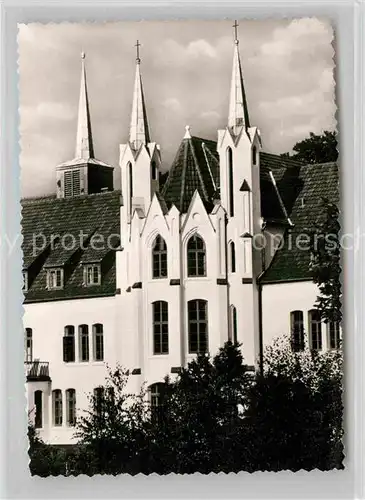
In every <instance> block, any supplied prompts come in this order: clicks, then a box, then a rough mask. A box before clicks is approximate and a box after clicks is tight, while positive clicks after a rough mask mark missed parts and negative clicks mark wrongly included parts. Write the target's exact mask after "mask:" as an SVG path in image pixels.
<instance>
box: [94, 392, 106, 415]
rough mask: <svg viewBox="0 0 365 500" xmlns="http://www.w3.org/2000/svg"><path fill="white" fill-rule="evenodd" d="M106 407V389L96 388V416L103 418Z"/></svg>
mask: <svg viewBox="0 0 365 500" xmlns="http://www.w3.org/2000/svg"><path fill="white" fill-rule="evenodd" d="M103 406H104V387H101V386H100V387H96V388H95V389H94V412H95V414H96V415H98V416H101V415H102V413H103Z"/></svg>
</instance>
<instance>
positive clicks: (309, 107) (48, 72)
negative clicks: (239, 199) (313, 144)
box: [18, 18, 336, 196]
mask: <svg viewBox="0 0 365 500" xmlns="http://www.w3.org/2000/svg"><path fill="white" fill-rule="evenodd" d="M238 22H239V28H238V33H239V40H240V44H239V47H240V54H241V63H242V69H243V78H244V82H245V90H246V96H247V101H248V108H249V114H250V122H251V125H252V126H258V127H259V129H260V131H261V136H262V141H263V149H264V150H265V151H268V152H272V153H283V152H287V151H289V152H290V151H291V150H292V147H293V145H294V144H295V143H296V142H298V141H300V140H302V139H304V138H305V137H306V136H308V135H309V133H310V132H313V133H316V134H321V133H322V132H323V131H324V130H334V129H335V128H336V121H335V111H336V107H335V97H334V92H335V84H334V77H333V70H334V61H333V56H334V49H333V46H332V42H333V30H332V27H331V25H330V23H329V21H326V20H323V19H321V20H319V19H316V18H303V19H297V20H268V21H261V20H241V21H240V20H239V21H238ZM232 24H233V21H232V20H229V21H226V20H225V21H206V22H204V21H169V22H167V21H160V22H157V21H156V22H152V21H141V22H118V23H104V24H102V23H84V24H77V23H60V24H54V23H49V24H40V23H32V24H27V25H19V33H18V47H19V91H20V94H19V100H20V106H19V113H20V136H21V157H20V165H21V185H22V196H42V195H46V194H50V193H54V192H55V187H56V174H55V168H56V166H57V165H58V164H60V163H62V162H64V161H67V160H71V159H73V158H74V150H75V142H76V120H77V108H78V98H79V90H80V74H81V56H80V54H81V52H82V51H84V52H85V53H86V71H87V83H88V94H89V101H90V115H91V123H92V131H93V139H94V150H95V156H96V158H97V159H99V160H102V161H104V162H106V163H109V164H111V165H113V166H114V167H115V172H114V174H115V175H114V177H115V187H117V188H118V187H119V167H118V155H119V144H121V143H125V142H127V140H128V133H129V122H130V113H131V107H132V92H133V83H134V74H135V58H136V48H135V43H136V40H137V39H138V40H139V41H140V43H141V47H140V57H141V73H142V79H143V86H144V92H145V100H146V108H147V116H148V121H149V128H150V135H151V140H152V141H154V142H157V143H158V144H160V146H161V153H162V169H163V170H167V169H168V168H170V166H171V164H172V161H173V159H174V155H175V153H176V151H177V149H178V147H179V144H180V142H181V140H182V138H183V136H184V133H185V126H186V125H190V130H191V134H192V135H196V136H199V137H204V138H206V139H213V140H216V139H217V129H219V128H224V127H225V126H226V124H227V118H228V99H229V89H230V79H231V68H232V57H233V28H232Z"/></svg>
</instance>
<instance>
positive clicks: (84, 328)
mask: <svg viewBox="0 0 365 500" xmlns="http://www.w3.org/2000/svg"><path fill="white" fill-rule="evenodd" d="M79 349H80V354H79V356H80V361H89V327H88V325H80V326H79Z"/></svg>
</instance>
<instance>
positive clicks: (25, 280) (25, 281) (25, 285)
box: [23, 271, 28, 292]
mask: <svg viewBox="0 0 365 500" xmlns="http://www.w3.org/2000/svg"><path fill="white" fill-rule="evenodd" d="M27 291H28V271H23V292H27Z"/></svg>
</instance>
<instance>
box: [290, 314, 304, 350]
mask: <svg viewBox="0 0 365 500" xmlns="http://www.w3.org/2000/svg"><path fill="white" fill-rule="evenodd" d="M290 320H291V343H292V350H293V351H294V352H299V351H303V350H304V322H303V311H292V312H291V313H290Z"/></svg>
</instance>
